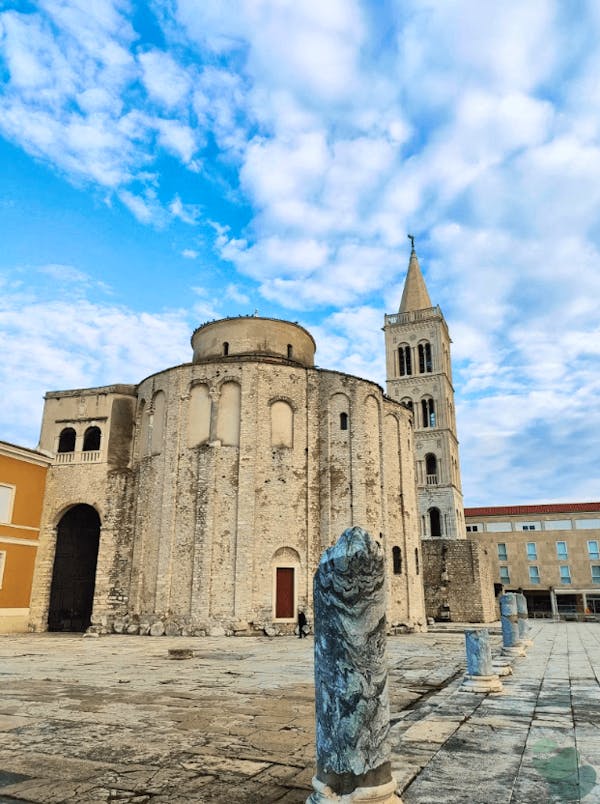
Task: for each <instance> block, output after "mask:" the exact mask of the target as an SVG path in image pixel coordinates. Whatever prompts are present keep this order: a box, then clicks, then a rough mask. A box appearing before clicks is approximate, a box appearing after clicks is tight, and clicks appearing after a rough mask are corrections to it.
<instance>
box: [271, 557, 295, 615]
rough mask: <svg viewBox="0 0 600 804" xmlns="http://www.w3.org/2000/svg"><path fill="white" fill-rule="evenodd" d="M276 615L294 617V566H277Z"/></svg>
mask: <svg viewBox="0 0 600 804" xmlns="http://www.w3.org/2000/svg"><path fill="white" fill-rule="evenodd" d="M275 590H276V591H275V617H276V618H277V619H278V620H279V619H288V620H291V619H293V617H294V568H293V567H277V576H276V579H275Z"/></svg>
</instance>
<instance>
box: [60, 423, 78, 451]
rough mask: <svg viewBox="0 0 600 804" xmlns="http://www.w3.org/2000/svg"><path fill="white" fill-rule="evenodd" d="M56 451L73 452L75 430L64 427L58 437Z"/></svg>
mask: <svg viewBox="0 0 600 804" xmlns="http://www.w3.org/2000/svg"><path fill="white" fill-rule="evenodd" d="M58 452H75V430H73V428H72V427H65V428H64V429H63V430H61V431H60V435H59V437H58Z"/></svg>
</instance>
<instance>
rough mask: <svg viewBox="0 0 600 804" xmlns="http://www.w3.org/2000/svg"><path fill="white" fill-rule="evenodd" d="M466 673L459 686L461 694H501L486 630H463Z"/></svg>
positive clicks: (500, 686)
mask: <svg viewBox="0 0 600 804" xmlns="http://www.w3.org/2000/svg"><path fill="white" fill-rule="evenodd" d="M465 644H466V649H467V673H466V675H465V677H464V679H463V682H462V684H461V686H460V690H461V691H462V692H502V683H501V681H500V679H499V678H498V674H497V673H496V672H495V670H494V666H493V664H492V649H491V648H490V634H489V631H488V630H487V628H467V629H466V630H465Z"/></svg>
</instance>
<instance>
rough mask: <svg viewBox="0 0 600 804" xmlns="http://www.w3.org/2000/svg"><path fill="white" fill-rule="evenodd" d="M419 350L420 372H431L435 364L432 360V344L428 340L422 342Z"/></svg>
mask: <svg viewBox="0 0 600 804" xmlns="http://www.w3.org/2000/svg"><path fill="white" fill-rule="evenodd" d="M418 352H419V374H431V372H432V369H433V366H432V362H431V344H430V343H429V342H428V341H424V342H423V343H420V344H419V346H418Z"/></svg>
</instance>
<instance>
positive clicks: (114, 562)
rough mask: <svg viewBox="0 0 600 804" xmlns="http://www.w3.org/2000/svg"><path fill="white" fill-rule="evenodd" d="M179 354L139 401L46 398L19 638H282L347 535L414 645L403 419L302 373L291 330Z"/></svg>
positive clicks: (245, 329)
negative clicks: (381, 562)
mask: <svg viewBox="0 0 600 804" xmlns="http://www.w3.org/2000/svg"><path fill="white" fill-rule="evenodd" d="M192 347H193V360H192V362H191V363H187V364H184V365H180V366H176V367H173V368H168V369H166V370H164V371H161V372H158V373H157V374H154V375H152V376H151V377H148V378H146V379H145V380H143V381H142V382H140V383H139V384H138V385H113V386H108V387H104V388H92V389H80V390H75V391H65V392H53V393H49V394H47V396H46V404H45V409H44V416H43V422H42V432H41V440H40V445H41V447H42V448H43V449H47V450H49V451H51V452H53V453H54V455H55V459H54V462H53V465H52V466H51V468H50V471H49V476H48V483H47V493H46V498H45V505H44V512H43V521H42V532H41V540H40V551H39V556H38V561H37V564H36V576H35V582H34V595H33V599H32V609H31V618H30V619H31V625H32V628H34V629H36V630H44V629H46V628H50V629H55V630H84V629H85V628H86V627H87V626H88V625H89V624H90V623H92V624H94V625H95V627H97V628H111V627H113V628H115V629H117V630H128V631H130V632H131V633H135V632H140V633H147V631H148V629H150V628H151V627H155V628H154V630H155V631H158V632H160V631H161V627H164V628H165V629H166V631H167V633H199V632H209V633H210V632H211V631H212V632H215V631H216V632H219V631H220V630H225V631H229V632H240V633H242V632H248V633H252V632H257V631H260V630H262V629H263V628H265V627H267V628H273V627H274V628H277V629H279V630H280V631H284V632H285V631H290V630H292V629H293V627H294V625H295V622H296V619H297V614H298V610H299V608H304V609H306V610H307V613H308V615H309V618H310V616H311V609H312V578H313V574H314V571H315V569H316V567H317V564H318V561H319V558H320V556H321V553H322V551H323V550H324V549H325V548H326V547H328V546H329V545H331V544H332V543H334V542H335V541H336V540H337V538H338V537H339V535H340V533H341V532H342V531H343V530H345V529H346V528H347V527H350V526H352V525H361V526H362V527H364V528H365V529H366V530H367V531H369V532H370V533H371V534H372V535H373V536H374V537H375V538H376V539H378V540H379V541H380V543H381V544H382V546H383V548H384V552H385V556H386V567H387V583H388V600H389V605H388V619H389V622H390V624H391V625H395V624H405V625H408V626H409V627H413V628H417V629H419V628H423V627H424V626H425V611H424V598H423V584H422V574H421V561H422V559H421V554H420V539H419V530H418V514H417V502H416V493H415V474H414V472H415V468H414V467H415V460H414V443H413V433H412V426H411V416H410V413H409V411H408V410H407V409H406V408H405V407H404V406H402V405H401V404H399V403H398V402H395V401H394V400H391V399H388V398H386V397H385V395H384V394H383V392H382V389H381V388H380V387H379V386H377V385H375V384H374V383H372V382H368V381H366V380H362V379H360V378H358V377H352V376H349V375H346V374H341V373H339V372H334V371H326V370H322V369H317V368H315V367H314V352H315V348H316V347H315V343H314V341H313V339H312V337H311V335H310V334H309V333H308V332H307V331H306V330H305V329H303V328H302V327H300V326H298V325H297V324H292V323H290V322H286V321H278V320H273V319H265V318H257V317H244V318H233V319H226V320H222V321H214V322H210V323H208V324H205V325H203V326H201V327H200V328H199V329H197V330H196V331H195V332H194V334H193V336H192ZM161 624H162V625H161Z"/></svg>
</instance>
